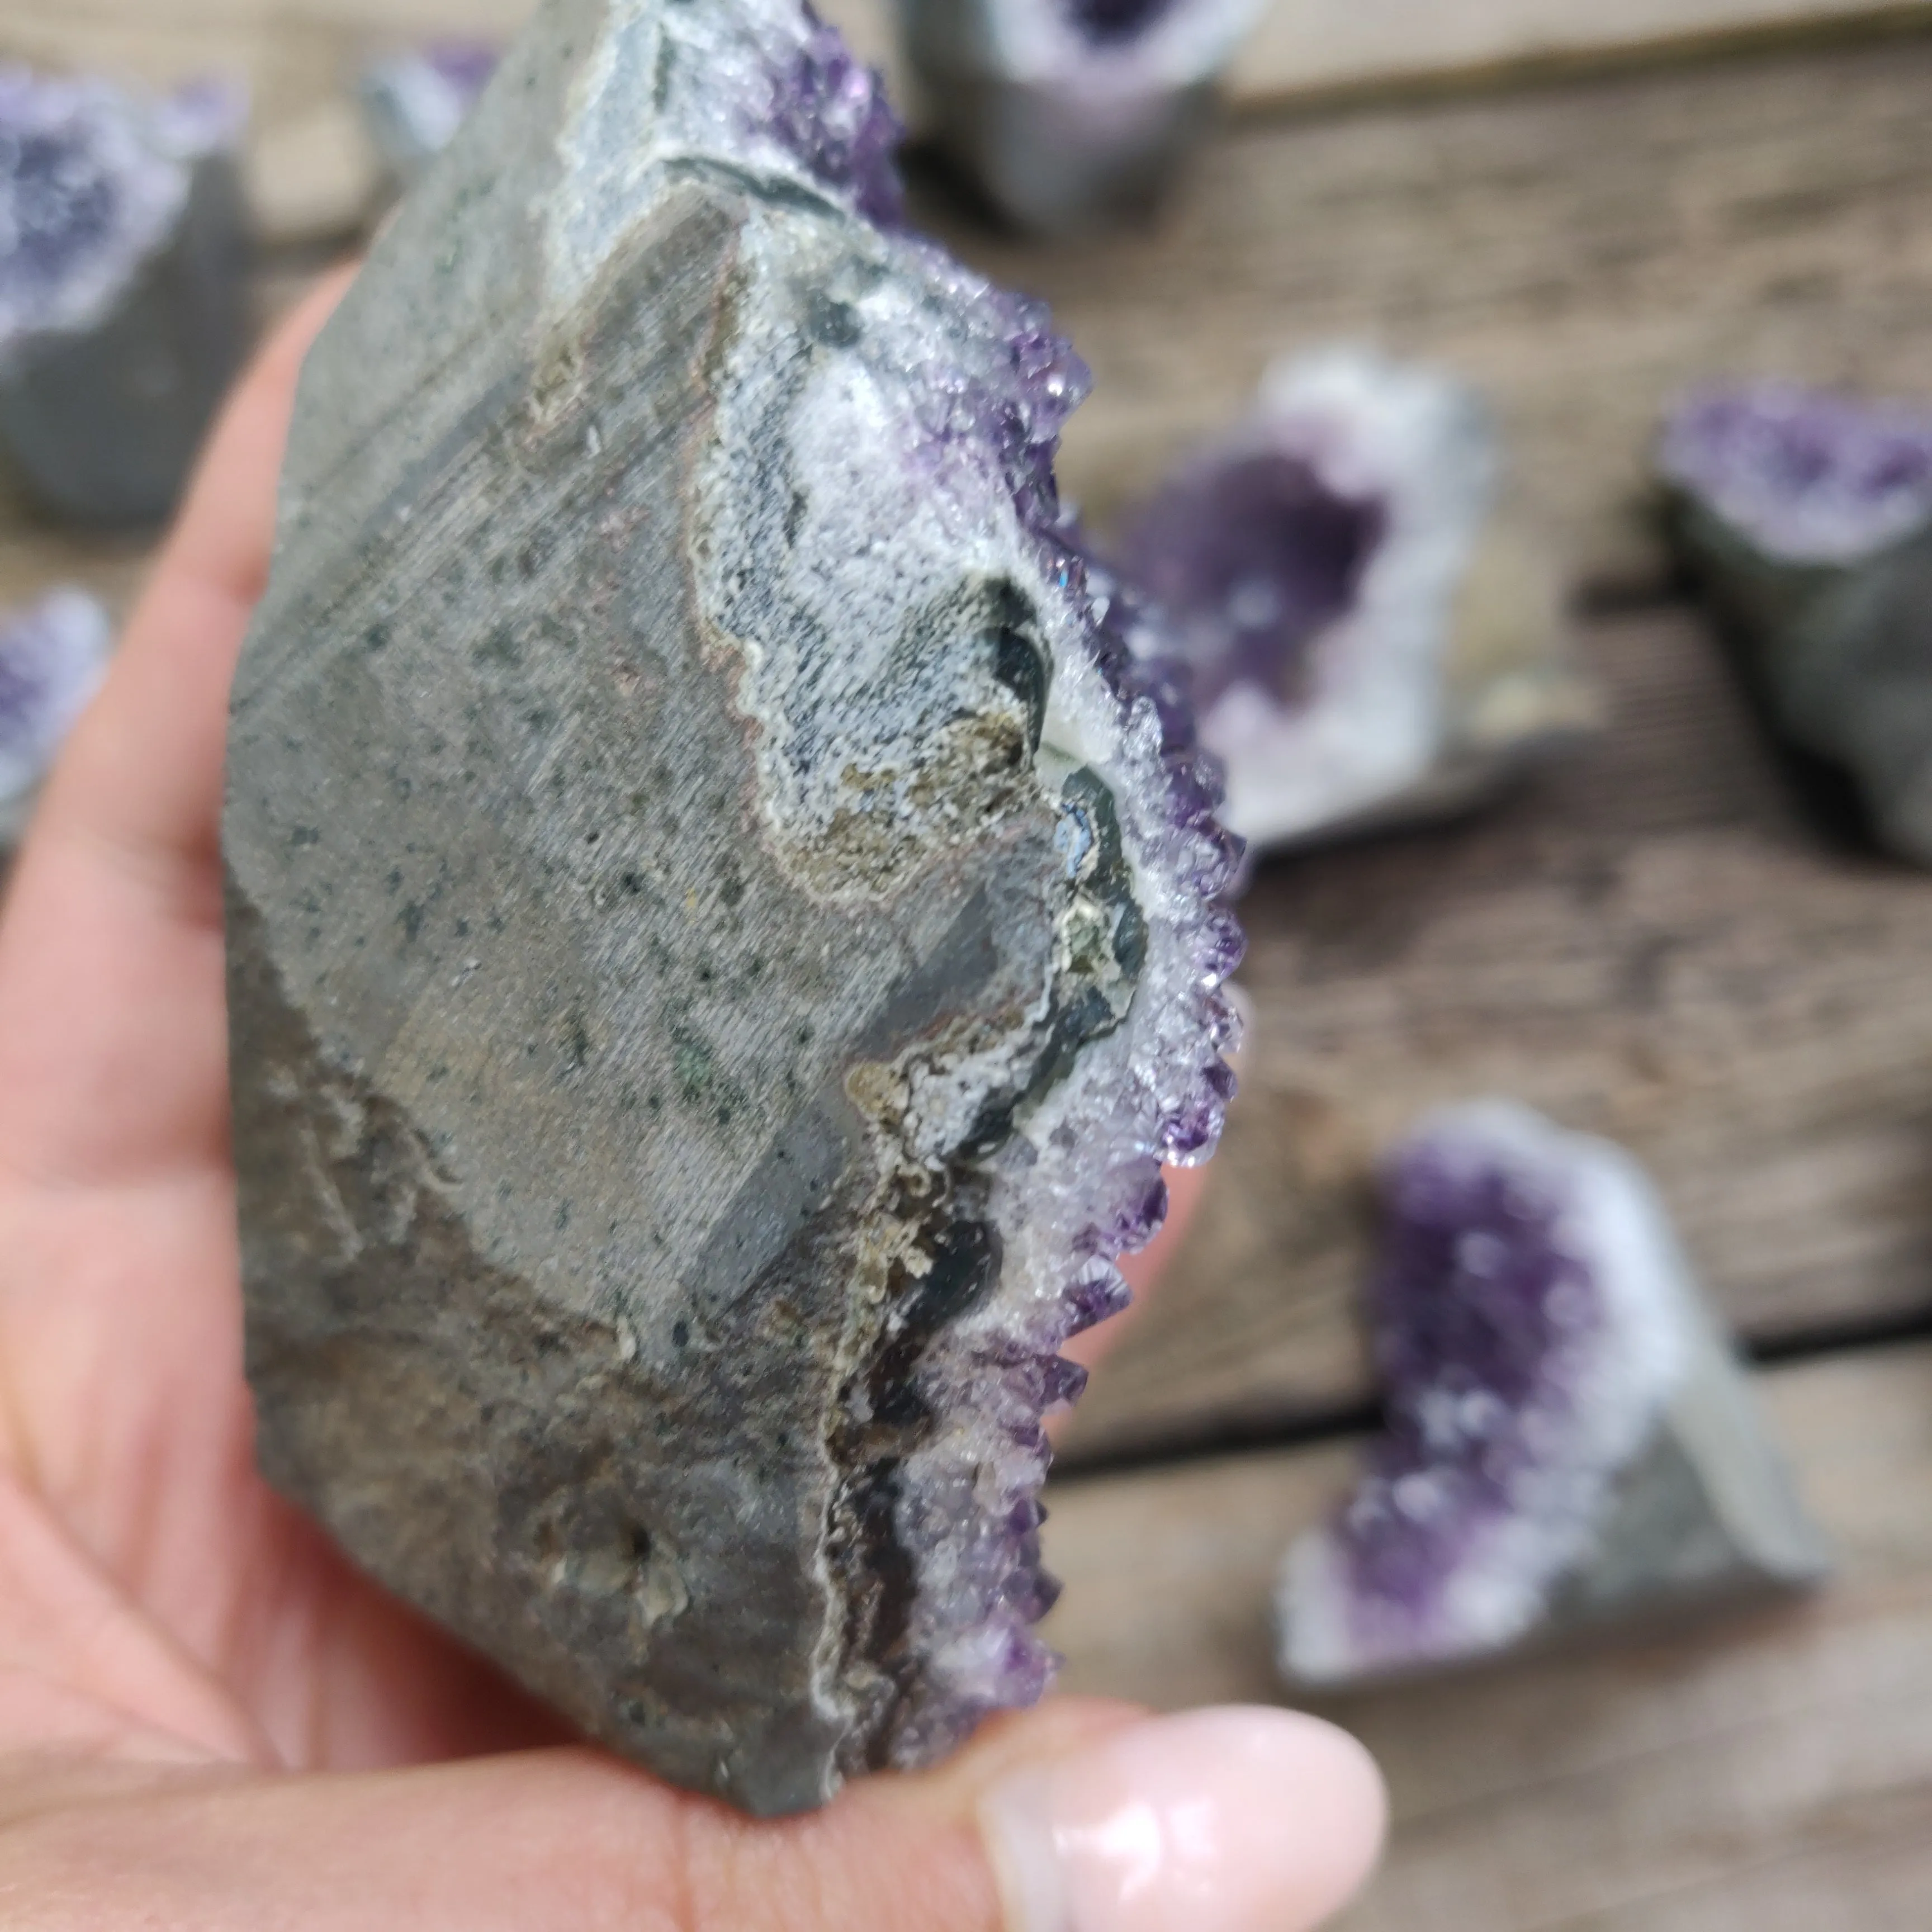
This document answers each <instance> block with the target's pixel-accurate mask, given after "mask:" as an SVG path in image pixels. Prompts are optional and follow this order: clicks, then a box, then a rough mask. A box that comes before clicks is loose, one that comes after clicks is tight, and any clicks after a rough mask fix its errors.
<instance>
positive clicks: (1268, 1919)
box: [980, 1709, 1385, 1932]
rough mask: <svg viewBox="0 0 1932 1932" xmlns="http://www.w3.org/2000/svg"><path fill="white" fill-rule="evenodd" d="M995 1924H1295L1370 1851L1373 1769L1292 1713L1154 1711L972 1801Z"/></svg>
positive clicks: (1244, 1931)
mask: <svg viewBox="0 0 1932 1932" xmlns="http://www.w3.org/2000/svg"><path fill="white" fill-rule="evenodd" d="M980 1816H981V1823H982V1826H983V1830H984V1832H985V1834H986V1841H987V1845H988V1848H989V1852H990V1853H991V1855H992V1861H993V1865H994V1869H995V1872H996V1873H997V1875H998V1879H999V1885H1000V1894H1001V1900H1002V1901H1003V1902H1004V1906H1005V1908H1006V1915H1007V1932H1304V1928H1306V1927H1313V1926H1316V1925H1319V1924H1321V1923H1322V1921H1323V1920H1324V1919H1325V1918H1328V1915H1330V1914H1331V1912H1335V1911H1337V1909H1340V1906H1343V1904H1345V1903H1346V1902H1347V1901H1348V1900H1349V1897H1351V1896H1352V1894H1354V1893H1355V1891H1356V1889H1357V1888H1358V1886H1359V1885H1361V1882H1362V1880H1363V1879H1364V1878H1366V1877H1367V1875H1368V1873H1369V1871H1370V1868H1371V1867H1373V1864H1374V1863H1375V1859H1376V1852H1377V1851H1378V1850H1379V1848H1380V1846H1381V1843H1382V1827H1383V1823H1384V1819H1385V1799H1384V1797H1383V1794H1382V1778H1381V1776H1380V1775H1379V1773H1378V1772H1377V1771H1376V1768H1375V1765H1374V1763H1373V1761H1372V1760H1370V1757H1369V1754H1368V1753H1367V1751H1364V1750H1363V1748H1362V1747H1361V1745H1358V1743H1357V1742H1355V1739H1353V1738H1352V1737H1350V1736H1349V1735H1348V1733H1346V1732H1345V1731H1340V1730H1337V1729H1336V1728H1335V1727H1334V1726H1333V1725H1332V1724H1323V1723H1322V1721H1320V1720H1319V1719H1318V1718H1307V1717H1303V1716H1301V1715H1298V1714H1297V1713H1295V1712H1290V1711H1270V1710H1262V1709H1228V1710H1219V1711H1193V1712H1187V1714H1186V1715H1183V1716H1180V1717H1173V1718H1147V1719H1145V1720H1143V1721H1142V1722H1140V1723H1139V1724H1133V1725H1130V1726H1129V1727H1127V1729H1126V1730H1121V1731H1118V1732H1116V1733H1114V1734H1113V1735H1112V1736H1110V1737H1109V1738H1108V1739H1106V1740H1105V1741H1104V1742H1102V1743H1100V1744H1099V1745H1094V1746H1092V1747H1090V1748H1088V1749H1087V1750H1086V1751H1081V1752H1079V1753H1076V1754H1075V1755H1073V1757H1068V1758H1064V1759H1062V1760H1060V1761H1058V1763H1054V1764H1052V1765H1049V1766H1043V1767H1041V1768H1039V1769H1030V1770H1028V1771H1025V1772H1020V1773H1019V1774H1017V1775H1015V1776H1013V1777H1012V1778H1009V1779H1007V1781H1004V1783H1002V1784H999V1785H997V1786H995V1787H994V1789H993V1790H992V1791H991V1792H990V1793H989V1794H988V1795H987V1796H986V1799H984V1800H983V1803H982V1806H981V1813H980Z"/></svg>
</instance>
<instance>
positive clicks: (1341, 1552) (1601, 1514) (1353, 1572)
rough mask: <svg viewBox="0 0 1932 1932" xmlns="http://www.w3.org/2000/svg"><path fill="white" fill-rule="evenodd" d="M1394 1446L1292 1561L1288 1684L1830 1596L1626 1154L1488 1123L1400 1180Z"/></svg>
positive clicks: (1466, 1123) (1520, 1125) (1389, 1226)
mask: <svg viewBox="0 0 1932 1932" xmlns="http://www.w3.org/2000/svg"><path fill="white" fill-rule="evenodd" d="M1382 1194H1383V1213H1384V1223H1385V1226H1384V1233H1383V1238H1382V1248H1381V1251H1380V1254H1379V1257H1378V1259H1377V1262H1376V1267H1375V1271H1374V1274H1373V1279H1372V1281H1371V1283H1370V1287H1369V1290H1368V1295H1367V1314H1368V1318H1369V1322H1370V1327H1371V1329H1372V1331H1373V1337H1374V1345H1375V1360H1376V1370H1377V1373H1378V1375H1379V1378H1380V1380H1381V1382H1382V1389H1383V1394H1384V1400H1385V1426H1384V1428H1383V1431H1382V1433H1381V1434H1380V1435H1379V1436H1378V1437H1376V1439H1375V1440H1374V1441H1373V1442H1372V1443H1371V1445H1370V1447H1369V1448H1368V1449H1367V1451H1366V1453H1365V1454H1364V1459H1363V1463H1362V1468H1361V1474H1360V1475H1359V1477H1358V1481H1357V1482H1356V1484H1355V1488H1354V1490H1353V1491H1352V1493H1351V1494H1350V1495H1349V1498H1348V1499H1347V1500H1346V1502H1345V1503H1344V1504H1343V1505H1342V1507H1341V1508H1340V1509H1339V1510H1338V1511H1337V1512H1336V1514H1335V1515H1334V1517H1333V1518H1332V1519H1331V1521H1330V1522H1329V1523H1328V1524H1327V1525H1326V1526H1325V1527H1323V1528H1322V1529H1318V1530H1316V1531H1314V1532H1311V1533H1310V1535H1307V1536H1306V1537H1304V1538H1303V1539H1302V1540H1301V1541H1300V1542H1299V1543H1298V1544H1296V1545H1295V1548H1294V1549H1293V1550H1292V1551H1291V1552H1290V1553H1289V1558H1288V1561H1287V1562H1286V1565H1285V1566H1284V1568H1283V1574H1282V1579H1281V1586H1280V1601H1279V1608H1280V1626H1281V1640H1282V1661H1283V1670H1284V1671H1285V1672H1286V1674H1287V1675H1288V1676H1289V1677H1290V1678H1291V1679H1294V1680H1295V1681H1296V1682H1302V1683H1307V1684H1322V1683H1337V1682H1347V1681H1350V1680H1354V1679H1374V1678H1376V1677H1379V1676H1389V1675H1395V1674H1401V1673H1407V1672H1412V1671H1415V1670H1421V1669H1424V1668H1426V1667H1431V1666H1435V1665H1440V1664H1451V1663H1455V1662H1458V1661H1466V1660H1469V1659H1472V1658H1479V1657H1483V1656H1486V1655H1491V1654H1493V1653H1494V1652H1498V1651H1500V1650H1502V1649H1506V1648H1508V1647H1509V1646H1512V1645H1514V1644H1516V1643H1519V1642H1520V1641H1522V1640H1524V1639H1526V1637H1530V1636H1532V1635H1533V1634H1536V1633H1537V1632H1538V1631H1541V1630H1543V1629H1544V1628H1547V1627H1548V1626H1549V1625H1551V1624H1552V1623H1553V1622H1560V1621H1562V1620H1564V1619H1567V1618H1582V1617H1598V1618H1601V1617H1608V1616H1619V1615H1622V1614H1624V1613H1627V1612H1628V1611H1630V1610H1633V1609H1635V1608H1637V1607H1641V1606H1642V1604H1643V1602H1644V1601H1645V1600H1646V1598H1649V1597H1652V1596H1658V1597H1668V1596H1670V1595H1672V1594H1673V1592H1675V1593H1680V1594H1686V1595H1690V1594H1696V1593H1700V1592H1701V1593H1703V1594H1705V1595H1723V1594H1725V1593H1727V1592H1737V1591H1739V1590H1741V1589H1745V1588H1746V1587H1749V1586H1754V1585H1757V1584H1760V1583H1765V1582H1772V1583H1778V1584H1789V1583H1802V1582H1805V1581H1809V1580H1811V1579H1812V1578H1813V1577H1815V1575H1816V1574H1817V1568H1818V1564H1819V1560H1820V1559H1819V1553H1818V1550H1817V1544H1816V1541H1815V1538H1814V1537H1813V1536H1812V1535H1811V1532H1810V1531H1809V1529H1808V1526H1806V1525H1805V1523H1804V1521H1803V1519H1802V1515H1801V1514H1799V1511H1798V1509H1797V1506H1796V1503H1795V1502H1793V1499H1791V1497H1790V1493H1789V1490H1788V1487H1787V1484H1786V1481H1785V1478H1784V1473H1783V1471H1782V1469H1781V1467H1780V1466H1779V1465H1778V1463H1777V1460H1776V1458H1775V1455H1774V1454H1773V1453H1772V1451H1771V1450H1770V1449H1769V1445H1768V1442H1767V1440H1766V1437H1765V1436H1764V1435H1763V1431H1762V1429H1761V1427H1760V1425H1759V1424H1758V1422H1757V1418H1756V1417H1755V1415H1754V1409H1753V1406H1752V1404H1751V1400H1750V1397H1749V1395H1748V1391H1747V1390H1746V1389H1745V1385H1744V1384H1743V1382H1742V1379H1741V1377H1740V1376H1739V1372H1738V1370H1736V1367H1735V1366H1734V1364H1733V1363H1732V1361H1731V1360H1730V1355H1729V1352H1728V1350H1727V1349H1726V1347H1725V1346H1724V1343H1723V1342H1722V1341H1721V1339H1720V1338H1719V1337H1718V1331H1717V1330H1716V1328H1715V1325H1713V1323H1712V1321H1711V1319H1710V1318H1709V1315H1708V1313H1706V1310H1704V1308H1703V1304H1702V1300H1701V1296H1700V1292H1699V1290H1698V1289H1697V1286H1696V1283H1695V1282H1694V1280H1693V1278H1692V1277H1691V1272H1690V1270H1689V1268H1688V1264H1687V1263H1686V1262H1685V1259H1684V1258H1683V1256H1682V1253H1680V1252H1679V1249H1678V1247H1677V1245H1676V1239H1675V1237H1674V1235H1673V1233H1672V1232H1671V1229H1670V1223H1669V1221H1668V1219H1667V1216H1666V1214H1665V1211H1664V1208H1663V1205H1662V1204H1661V1202H1660V1201H1659V1200H1658V1197H1657V1195H1656V1193H1655V1190H1654V1189H1653V1188H1652V1186H1651V1184H1650V1183H1649V1180H1648V1178H1646V1176H1645V1175H1644V1174H1643V1172H1642V1170H1641V1169H1640V1168H1639V1167H1638V1166H1637V1163H1635V1162H1634V1161H1633V1160H1631V1158H1630V1157H1629V1156H1628V1154H1625V1153H1624V1152H1623V1151H1622V1149H1621V1148H1617V1147H1615V1146H1613V1145H1611V1144H1610V1143H1609V1142H1604V1141H1600V1140H1596V1139H1592V1138H1590V1137H1589V1136H1585V1135H1581V1134H1576V1133H1567V1132H1565V1130H1562V1129H1561V1128H1559V1127H1556V1126H1554V1125H1553V1124H1551V1123H1550V1121H1547V1120H1544V1119H1543V1118H1541V1116H1539V1115H1536V1114H1534V1113H1532V1112H1530V1111H1529V1109H1526V1108H1524V1107H1521V1106H1517V1105H1515V1104H1514V1103H1509V1102H1505V1101H1499V1100H1484V1101H1477V1102H1472V1103H1466V1104H1463V1105H1461V1106H1453V1107H1448V1108H1445V1109H1442V1110H1441V1111H1440V1112H1437V1113H1436V1114H1433V1115H1430V1116H1429V1117H1428V1118H1426V1119H1425V1120H1424V1121H1422V1122H1421V1124H1419V1125H1418V1127H1416V1128H1415V1130H1413V1131H1412V1133H1409V1135H1408V1136H1406V1138H1405V1139H1403V1142H1401V1143H1400V1145H1398V1146H1397V1148H1395V1150H1394V1152H1393V1153H1392V1154H1391V1155H1390V1157H1389V1158H1388V1161H1387V1162H1386V1163H1385V1166H1384V1169H1383V1175H1382Z"/></svg>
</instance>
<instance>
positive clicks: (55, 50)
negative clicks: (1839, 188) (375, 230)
mask: <svg viewBox="0 0 1932 1932" xmlns="http://www.w3.org/2000/svg"><path fill="white" fill-rule="evenodd" d="M529 5H530V0H69V4H68V5H65V6H63V7H61V8H60V9H58V13H55V10H52V9H50V8H49V7H46V6H45V5H41V4H39V0H5V4H4V5H0V45H4V46H6V47H7V48H8V49H10V50H12V51H17V52H22V53H28V52H33V53H35V54H36V55H37V57H40V58H59V59H74V58H98V57H100V55H99V52H98V50H101V49H111V50H113V54H114V56H115V57H116V58H119V59H121V60H124V61H128V62H132V63H134V64H136V65H139V66H140V67H141V68H144V69H145V70H148V71H152V72H154V73H155V74H157V75H158V76H169V75H172V74H178V73H179V72H181V71H184V63H191V62H193V61H194V60H195V59H196V58H199V57H201V56H202V55H203V54H204V53H205V52H206V51H207V50H208V48H209V46H210V41H211V37H217V36H218V37H222V38H223V39H225V40H226V41H227V42H228V43H229V46H231V47H235V46H246V48H247V49H248V55H247V58H248V62H249V63H250V65H251V68H253V67H254V65H256V64H257V62H260V63H262V64H263V65H265V66H266V67H267V68H269V69H271V70H275V69H280V68H284V67H285V66H287V65H288V60H287V54H286V53H285V52H284V49H283V48H281V47H278V46H277V45H276V44H275V43H277V42H278V41H281V42H282V43H284V45H285V46H286V47H287V48H289V49H293V48H294V47H296V46H299V45H306V46H308V47H311V48H313V47H314V46H317V45H319V44H321V43H323V42H326V41H328V40H332V39H337V40H339V39H344V38H348V39H352V40H353V39H357V38H368V37H377V38H384V39H387V38H392V37H406V36H410V35H413V34H424V33H436V32H450V31H463V32H481V33H486V34H493V35H496V36H504V35H507V34H511V33H513V32H514V31H515V30H516V28H517V26H519V25H520V23H521V22H522V21H523V19H524V18H525V17H526V16H527V14H528V13H529ZM823 12H824V13H826V16H827V17H829V18H830V19H832V20H834V21H835V22H836V23H837V24H838V26H840V27H841V28H842V29H843V30H844V31H845V33H846V34H847V36H848V37H849V38H850V40H851V41H852V42H853V45H854V46H856V47H858V48H859V49H861V50H862V51H863V52H864V53H865V55H866V57H867V58H868V59H873V60H880V61H883V62H886V64H888V65H892V64H894V46H893V43H894V40H895V34H894V31H893V7H892V0H827V4H826V5H825V7H823ZM1927 13H1932V6H1928V5H1927V0H1615V4H1614V5H1596V6H1590V7H1580V6H1577V5H1575V4H1574V0H1457V4H1454V5H1443V4H1442V0H1270V4H1266V5H1264V6H1263V7H1262V9H1261V11H1260V17H1259V20H1257V23H1256V26H1255V28H1254V30H1253V32H1252V33H1251V34H1250V36H1249V37H1248V40H1247V43H1246V44H1245V45H1244V46H1243V47H1242V49H1241V52H1239V53H1238V55H1237V56H1236V58H1235V61H1234V62H1233V64H1232V67H1231V68H1230V70H1229V74H1228V82H1227V84H1228V91H1229V95H1230V96H1231V98H1232V99H1233V100H1234V101H1235V102H1236V103H1237V104H1239V105H1241V106H1243V107H1253V106H1258V105H1259V106H1271V105H1274V104H1279V103H1281V102H1283V101H1289V102H1293V101H1302V100H1306V99H1307V98H1310V97H1314V98H1330V97H1333V96H1334V95H1338V94H1349V95H1355V94H1361V93H1364V92H1376V91H1379V90H1385V89H1391V88H1396V89H1401V88H1406V87H1409V86H1414V85H1415V84H1417V83H1425V84H1432V85H1441V84H1442V83H1445V82H1455V81H1458V80H1461V81H1467V80H1478V79H1488V78H1490V77H1494V76H1496V75H1498V74H1522V73H1524V72H1526V71H1528V72H1535V71H1539V70H1541V69H1543V68H1547V67H1550V66H1551V65H1561V66H1564V67H1571V68H1574V67H1575V66H1577V65H1592V64H1595V63H1599V62H1605V61H1627V60H1629V59H1631V58H1657V57H1660V56H1662V57H1666V58H1667V57H1669V56H1670V55H1673V54H1675V53H1677V52H1682V51H1685V50H1691V49H1695V50H1698V51H1703V50H1704V49H1708V48H1709V47H1711V46H1713V45H1716V46H1727V45H1733V44H1736V43H1740V42H1745V43H1748V42H1750V41H1751V40H1757V39H1759V38H1761V37H1764V36H1765V35H1766V34H1776V35H1779V36H1787V35H1790V34H1793V33H1796V34H1802V35H1812V36H1815V35H1817V34H1828V33H1829V34H1838V33H1843V31H1846V30H1847V29H1848V28H1867V27H1888V26H1896V25H1897V24H1898V23H1901V22H1903V23H1912V22H1915V20H1918V19H1919V18H1920V17H1923V16H1925V15H1927ZM214 50H215V52H216V53H217V56H218V55H219V53H220V49H219V47H218V46H217V48H216V49H214Z"/></svg>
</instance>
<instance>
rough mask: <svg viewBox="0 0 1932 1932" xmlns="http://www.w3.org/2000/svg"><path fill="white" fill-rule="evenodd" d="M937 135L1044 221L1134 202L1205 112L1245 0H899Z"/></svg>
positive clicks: (1151, 189) (993, 194)
mask: <svg viewBox="0 0 1932 1932" xmlns="http://www.w3.org/2000/svg"><path fill="white" fill-rule="evenodd" d="M898 3H899V10H900V17H901V22H902V25H903V31H904V40H905V44H906V50H907V55H908V56H909V57H910V61H911V63H912V66H913V71H914V72H915V73H916V74H917V75H918V77H919V80H921V82H922V83H923V86H924V93H925V98H926V101H927V103H928V104H929V107H930V110H931V113H932V118H933V120H934V122H935V126H936V129H937V131H938V135H939V137H940V139H941V142H943V144H944V145H945V147H946V148H947V150H948V151H949V152H950V154H951V155H952V157H953V159H954V160H956V162H957V163H959V165H960V166H962V167H963V168H964V169H965V171H966V172H967V173H968V175H971V177H972V178H973V179H974V181H976V182H977V184H979V186H980V188H981V189H982V190H983V191H984V192H985V193H986V196H987V197H988V199H989V200H990V201H991V202H992V203H993V205H994V206H995V208H998V210H999V211H1001V213H1002V214H1004V215H1006V216H1007V217H1008V218H1009V219H1010V220H1013V221H1014V222H1016V223H1019V225H1020V226H1022V227H1024V228H1029V229H1037V230H1039V231H1041V232H1043V233H1049V234H1052V233H1063V232H1066V231H1069V230H1073V229H1082V228H1086V227H1090V226H1099V225H1102V224H1104V223H1108V222H1109V221H1112V220H1119V219H1121V218H1122V217H1125V216H1130V215H1133V214H1138V213H1139V212H1142V211H1144V210H1145V208H1147V207H1148V205H1150V204H1151V202H1153V200H1154V199H1155V197H1156V196H1157V195H1158V193H1159V192H1160V188H1161V187H1162V185H1163V182H1164V181H1165V179H1166V177H1167V175H1169V172H1171V171H1172V169H1173V167H1174V166H1175V163H1177V161H1178V159H1179V158H1180V157H1181V154H1183V153H1184V151H1186V149H1187V148H1188V147H1189V146H1190V145H1191V144H1192V143H1193V141H1194V140H1195V139H1196V137H1197V136H1198V135H1199V133H1200V132H1201V130H1202V128H1203V127H1205V124H1206V123H1207V121H1208V117H1209V115H1210V114H1211V112H1212V109H1213V106H1214V85H1215V82H1216V80H1217V77H1219V75H1220V72H1221V70H1222V69H1223V68H1224V67H1225V66H1226V65H1227V62H1228V61H1229V57H1230V56H1231V55H1232V54H1233V52H1234V51H1235V47H1236V46H1237V45H1238V43H1240V41H1241V38H1242V37H1243V36H1244V34H1246V33H1247V30H1248V28H1249V26H1250V25H1251V24H1252V23H1253V20H1254V19H1255V17H1256V15H1257V13H1259V10H1260V8H1259V0H898Z"/></svg>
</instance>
